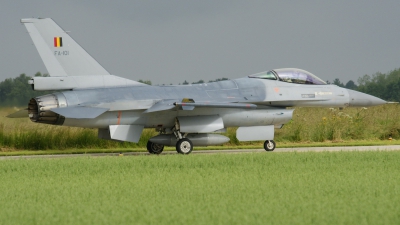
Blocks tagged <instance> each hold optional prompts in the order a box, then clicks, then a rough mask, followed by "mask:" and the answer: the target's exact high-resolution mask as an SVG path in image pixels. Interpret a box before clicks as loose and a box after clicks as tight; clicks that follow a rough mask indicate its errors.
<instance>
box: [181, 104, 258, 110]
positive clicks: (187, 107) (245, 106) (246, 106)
mask: <svg viewBox="0 0 400 225" xmlns="http://www.w3.org/2000/svg"><path fill="white" fill-rule="evenodd" d="M174 105H176V106H182V109H183V110H193V108H194V107H203V108H241V109H255V108H257V105H254V104H246V103H220V102H216V103H214V102H206V103H204V102H200V103H198V102H196V103H185V102H175V103H174Z"/></svg>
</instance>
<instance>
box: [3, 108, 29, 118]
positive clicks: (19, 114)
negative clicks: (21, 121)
mask: <svg viewBox="0 0 400 225" xmlns="http://www.w3.org/2000/svg"><path fill="white" fill-rule="evenodd" d="M7 117H8V118H25V117H28V109H21V110H19V111H16V112H14V113H11V114H10V115H7Z"/></svg>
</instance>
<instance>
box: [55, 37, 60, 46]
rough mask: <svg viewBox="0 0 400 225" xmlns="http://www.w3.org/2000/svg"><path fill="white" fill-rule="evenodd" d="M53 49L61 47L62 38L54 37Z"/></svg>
mask: <svg viewBox="0 0 400 225" xmlns="http://www.w3.org/2000/svg"><path fill="white" fill-rule="evenodd" d="M54 47H56V48H59V47H62V37H54Z"/></svg>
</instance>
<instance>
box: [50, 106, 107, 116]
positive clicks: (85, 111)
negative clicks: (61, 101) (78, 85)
mask: <svg viewBox="0 0 400 225" xmlns="http://www.w3.org/2000/svg"><path fill="white" fill-rule="evenodd" d="M50 110H51V111H53V112H55V113H58V114H60V115H62V116H64V117H66V118H71V119H94V118H96V117H98V116H100V115H101V114H103V113H104V112H106V111H108V110H109V109H106V108H94V107H85V106H74V107H65V108H54V109H50Z"/></svg>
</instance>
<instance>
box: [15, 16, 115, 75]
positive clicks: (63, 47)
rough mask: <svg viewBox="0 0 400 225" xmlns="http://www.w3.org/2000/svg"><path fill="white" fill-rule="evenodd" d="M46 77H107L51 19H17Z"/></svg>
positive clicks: (93, 60)
mask: <svg viewBox="0 0 400 225" xmlns="http://www.w3.org/2000/svg"><path fill="white" fill-rule="evenodd" d="M21 23H23V24H24V25H25V27H26V29H27V30H28V32H29V35H30V36H31V38H32V40H33V43H34V44H35V46H36V49H37V50H38V52H39V55H40V57H41V58H42V60H43V62H44V65H45V66H46V68H47V71H48V72H49V74H50V76H89V75H109V74H110V73H109V72H108V71H107V70H105V69H104V68H103V67H102V66H101V65H100V64H99V63H98V62H97V61H96V60H95V59H94V58H93V57H92V56H90V55H89V53H87V52H86V51H85V50H84V49H83V48H82V47H81V46H80V45H78V44H77V43H76V42H75V41H74V40H73V39H72V38H71V37H70V36H69V35H68V34H67V33H66V32H65V31H64V30H63V29H61V27H60V26H58V25H57V24H56V23H55V22H54V21H53V20H52V19H51V18H45V19H41V18H39V19H38V18H30V19H21Z"/></svg>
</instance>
